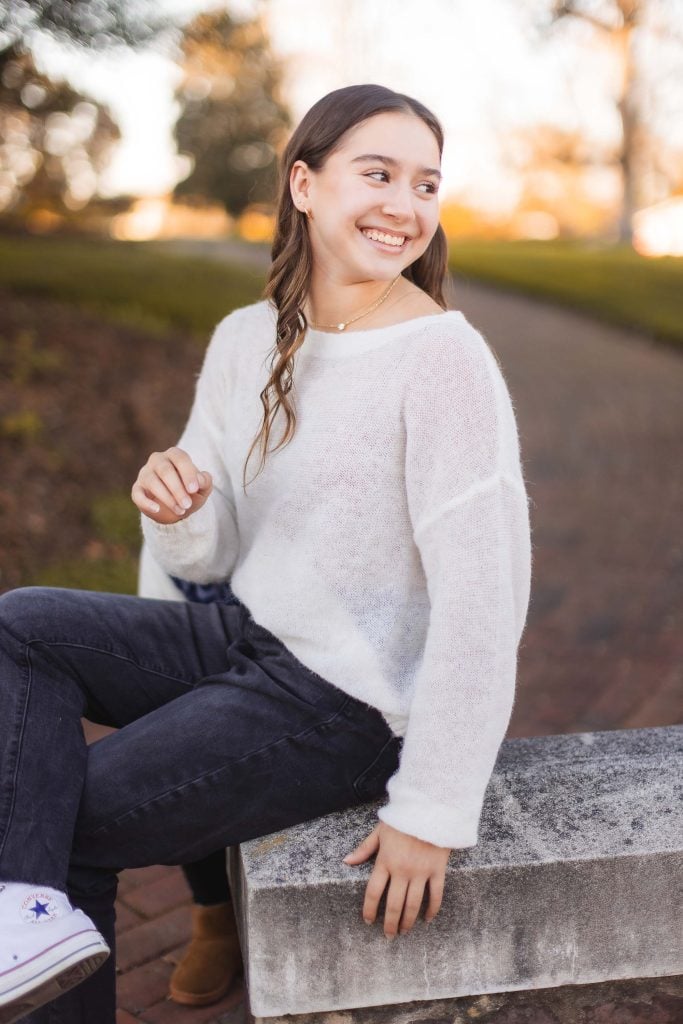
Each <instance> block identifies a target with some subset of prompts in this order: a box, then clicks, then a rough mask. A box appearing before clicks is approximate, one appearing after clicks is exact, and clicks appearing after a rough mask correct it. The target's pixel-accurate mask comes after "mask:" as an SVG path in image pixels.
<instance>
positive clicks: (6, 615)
mask: <svg viewBox="0 0 683 1024" xmlns="http://www.w3.org/2000/svg"><path fill="white" fill-rule="evenodd" d="M63 594H64V590H63V589H62V588H60V587H17V588H16V589H15V590H8V591H7V592H6V593H4V594H2V595H0V628H2V629H3V630H6V631H7V632H8V633H9V634H10V635H11V636H12V637H14V638H15V639H16V640H21V641H22V642H28V641H29V640H38V639H41V638H42V637H43V636H44V635H45V630H46V628H47V631H48V632H50V633H52V632H53V631H54V628H55V624H56V622H57V620H58V616H59V610H60V607H61V602H60V596H61V595H63Z"/></svg>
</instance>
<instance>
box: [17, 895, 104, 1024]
mask: <svg viewBox="0 0 683 1024" xmlns="http://www.w3.org/2000/svg"><path fill="white" fill-rule="evenodd" d="M109 952H110V950H109V946H108V945H107V943H106V942H105V941H104V939H103V938H102V936H101V935H100V933H99V932H98V931H97V929H96V928H95V925H94V924H93V923H92V921H91V920H90V918H89V917H88V916H87V915H86V914H84V913H83V911H82V910H78V909H74V908H73V907H72V906H71V904H70V903H69V900H68V897H67V896H66V894H65V893H63V892H60V891H59V890H58V889H52V888H50V887H47V886H38V885H26V884H24V883H23V882H6V883H0V1024H11V1022H12V1021H15V1020H20V1019H21V1018H22V1017H25V1016H26V1015H27V1014H29V1013H31V1012H32V1011H33V1010H35V1009H36V1008H37V1007H38V1006H43V1004H44V1003H49V1002H50V1001H51V1000H52V999H56V998H57V996H60V995H61V994H62V993H63V992H66V990H67V989H70V988H73V986H74V985H78V984H79V982H81V981H84V979H85V978H87V977H88V975H89V974H92V973H93V971H96V970H97V968H98V967H99V966H100V965H101V964H103V963H104V961H105V960H106V959H107V957H108V956H109Z"/></svg>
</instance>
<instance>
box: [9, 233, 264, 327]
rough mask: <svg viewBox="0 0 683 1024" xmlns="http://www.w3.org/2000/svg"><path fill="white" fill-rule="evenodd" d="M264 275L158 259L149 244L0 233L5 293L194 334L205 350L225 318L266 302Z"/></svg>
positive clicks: (191, 261)
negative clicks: (263, 298)
mask: <svg viewBox="0 0 683 1024" xmlns="http://www.w3.org/2000/svg"><path fill="white" fill-rule="evenodd" d="M263 285H264V277H263V275H261V274H259V273H255V272H254V271H252V270H248V269H244V268H242V267H236V266H234V265H231V266H229V267H228V266H222V265H221V264H220V263H217V262H216V261H213V260H202V259H187V258H178V257H166V256H160V255H159V254H158V253H156V252H153V251H150V250H149V249H148V248H147V247H146V245H145V244H144V243H139V242H110V241H106V240H98V239H94V240H91V239H87V240H85V239H83V240H81V239H59V238H46V239H39V238H23V237H9V236H2V235H0V287H2V288H6V289H8V290H9V291H11V292H13V293H14V294H15V295H22V294H23V295H27V294H28V295H36V296H42V297H45V298H50V299H58V300H59V301H61V302H65V303H67V304H69V305H73V306H81V307H85V308H87V309H90V310H92V311H94V312H97V313H100V314H102V315H103V316H105V318H106V319H107V320H110V321H111V320H115V321H118V322H120V323H125V324H128V325H130V326H134V327H139V328H142V329H143V330H146V331H149V332H150V333H153V334H163V333H164V332H165V331H167V330H168V328H169V327H174V328H177V329H180V330H188V331H189V332H190V333H191V334H193V335H194V336H196V337H197V338H198V340H201V341H202V342H203V343H204V344H205V343H206V342H207V340H208V337H207V335H208V332H209V331H210V330H211V329H212V328H213V327H214V326H215V325H216V324H217V323H218V321H219V320H221V319H222V318H223V317H224V316H225V315H226V314H227V313H229V312H230V311H231V310H232V309H235V308H237V307H238V306H243V305H246V304H247V303H249V302H255V301H257V300H258V299H259V298H260V294H261V290H262V288H263Z"/></svg>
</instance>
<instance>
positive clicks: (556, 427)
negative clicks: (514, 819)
mask: <svg viewBox="0 0 683 1024" xmlns="http://www.w3.org/2000/svg"><path fill="white" fill-rule="evenodd" d="M450 305H452V306H453V307H454V308H459V309H462V311H463V312H464V313H465V315H466V316H467V317H468V319H469V320H470V321H471V323H473V324H474V325H475V326H476V327H477V328H478V329H479V330H481V331H482V333H483V334H484V335H485V337H486V338H487V340H488V341H489V343H490V344H491V346H492V347H493V348H494V350H495V351H496V353H497V354H498V357H499V359H500V361H501V363H502V365H503V370H504V374H505V377H506V379H507V381H508V385H509V387H510V391H511V394H512V396H513V402H514V404H515V408H516V411H517V420H518V425H519V430H520V439H521V445H522V454H523V460H524V467H525V477H526V480H527V485H528V490H529V494H530V496H531V498H532V499H533V505H532V512H531V514H532V538H533V549H534V572H533V585H532V598H531V608H530V612H529V618H528V624H527V630H526V633H525V636H524V638H523V640H522V648H521V650H520V662H519V697H518V703H517V706H516V709H515V713H514V715H513V722H512V726H511V731H510V735H517V736H521V735H538V734H544V733H554V732H574V731H583V730H585V731H590V730H597V729H613V728H634V727H639V726H655V725H669V724H673V723H676V722H680V718H681V707H682V706H683V534H682V533H681V528H680V517H681V510H682V508H683V502H682V500H681V499H682V498H683V464H682V463H681V459H680V444H681V436H683V402H682V401H681V396H682V395H683V358H681V356H680V355H678V354H677V353H676V352H675V351H673V350H672V349H670V348H666V347H664V346H653V345H651V344H650V343H649V342H648V341H647V340H646V339H644V338H643V337H642V336H641V335H639V334H637V333H635V332H631V331H628V330H625V329H622V328H618V327H610V326H606V325H605V324H602V323H598V322H597V321H595V320H592V319H591V318H589V317H587V316H584V315H582V314H578V313H573V312H571V311H568V310H563V309H560V308H558V307H555V306H552V305H549V304H545V303H541V302H532V301H530V300H529V299H527V298H524V297H521V296H517V295H512V294H506V293H503V292H499V291H495V290H493V289H489V288H484V287H482V286H480V285H474V284H471V283H464V282H463V283H462V284H458V283H457V282H456V283H455V287H454V289H453V293H452V300H451V302H450Z"/></svg>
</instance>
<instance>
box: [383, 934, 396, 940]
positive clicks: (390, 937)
mask: <svg viewBox="0 0 683 1024" xmlns="http://www.w3.org/2000/svg"><path fill="white" fill-rule="evenodd" d="M384 938H385V939H389V940H391V939H395V938H396V936H395V935H392V934H390V935H385V936H384Z"/></svg>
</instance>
